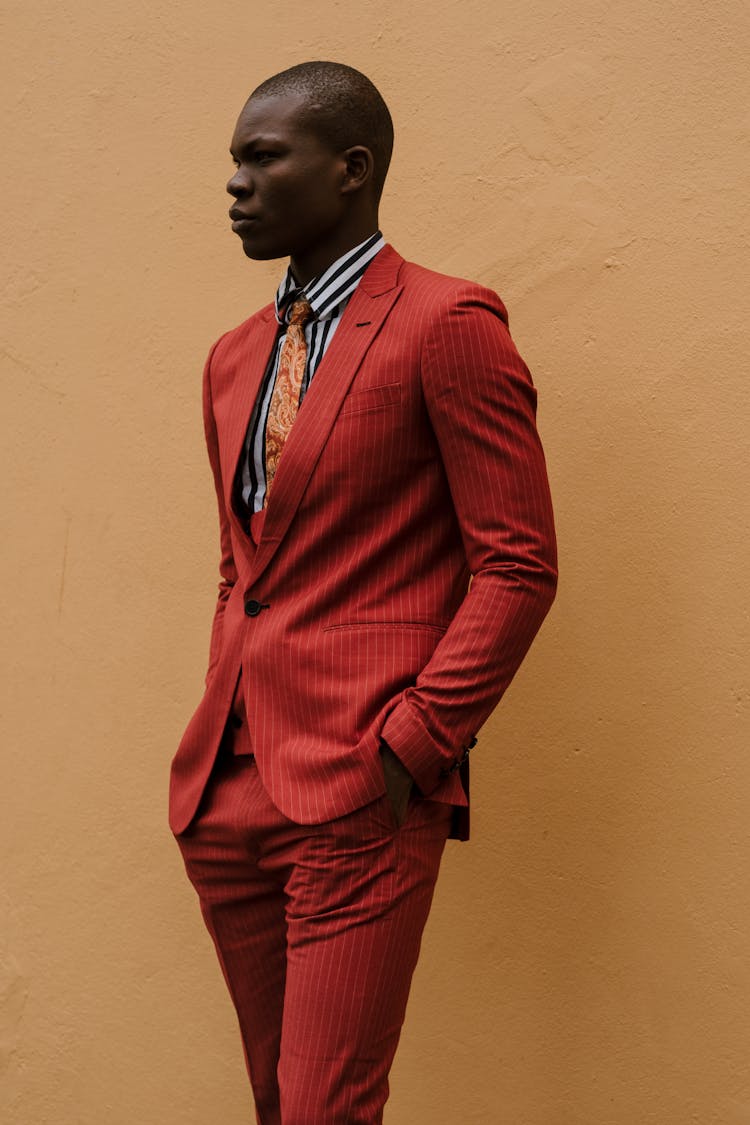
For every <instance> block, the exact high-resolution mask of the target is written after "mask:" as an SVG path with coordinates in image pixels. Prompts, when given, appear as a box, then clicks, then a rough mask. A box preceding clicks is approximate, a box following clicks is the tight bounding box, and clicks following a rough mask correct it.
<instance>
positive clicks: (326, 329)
mask: <svg viewBox="0 0 750 1125" xmlns="http://www.w3.org/2000/svg"><path fill="white" fill-rule="evenodd" d="M384 246H385V239H384V238H383V236H382V234H381V233H380V231H376V232H375V234H373V235H371V236H370V237H369V238H368V239H366V240H365V241H364V242H361V243H360V244H359V246H355V247H354V249H353V250H348V251H347V252H346V254H344V255H342V257H340V258H338V259H337V260H336V261H335V262H334V263H333V265H331V266H329V267H328V269H327V270H326V271H325V273H322V274H321V275H320V277H314V278H313V279H312V281H309V282H308V283H307V285H305V286H302V287H300V286H298V285H297V282H296V281H295V280H294V277H293V275H292V271H291V266H290V267H289V269H288V270H287V272H286V275H285V277H284V279H283V281H282V282H281V285H280V286H279V288H278V290H277V292H276V319H277V320H278V322H279V326H280V329H279V335H278V337H277V340H276V343H275V345H274V348H273V350H272V352H271V356H270V358H269V361H268V366H267V368H266V373H265V375H264V376H263V382H262V384H261V388H260V391H259V393H258V398H257V400H256V403H255V407H254V409H253V413H252V416H251V418H250V425H249V427H248V431H247V437H246V438H245V452H244V455H243V457H242V468H241V479H240V481H239V482H238V483H239V485H240V492H241V496H242V501H243V503H244V504H245V506H246V507H247V509H248V511H250V512H259V511H261V509H262V508H263V501H264V499H265V495H266V423H267V422H268V408H269V404H270V402H271V397H272V395H273V388H274V385H275V383H276V375H277V373H278V369H279V355H280V354H281V348H282V346H283V343H284V340H285V339H286V331H285V326H286V325H287V324H288V322H289V315H290V313H291V309H292V305H293V304H294V302H295V301H297V300H299V298H300V297H303V296H304V297H306V298H307V300H308V301H309V302H310V306H311V308H312V311H313V316H312V319H311V320H309V321H308V322H307V324H306V325H305V340H306V343H307V362H306V365H305V374H304V377H303V379H302V387H301V390H300V403H302V400H303V398H304V397H305V393H306V391H307V389H308V387H309V386H310V381H311V380H312V378H313V376H314V374H315V372H316V371H317V369H318V366H319V364H320V361H321V360H322V358H323V356H324V355H325V354H326V351H327V349H328V347H329V345H330V343H331V340H332V339H333V337H334V333H335V332H336V329H337V328H338V326H339V324H340V322H341V317H342V316H343V315H344V309H345V308H346V306H347V304H348V303H349V299H350V297H351V295H352V293H353V292H354V290H355V289H356V288H357V286H358V285H359V282H360V280H361V278H362V275H363V273H364V272H365V270H366V269H367V267H368V266H369V264H370V262H371V261H372V260H373V258H374V257H375V255H376V254H377V253H379V251H380V250H382V249H383V247H384Z"/></svg>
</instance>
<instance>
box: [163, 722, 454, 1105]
mask: <svg viewBox="0 0 750 1125" xmlns="http://www.w3.org/2000/svg"><path fill="white" fill-rule="evenodd" d="M235 737H239V738H240V739H242V738H243V737H246V736H245V735H244V730H241V731H240V732H237V735H236V736H235ZM227 741H228V739H225V745H224V747H223V749H222V751H221V753H220V756H219V760H218V762H217V765H216V767H215V769H214V773H213V776H212V779H211V781H210V784H209V787H208V790H207V792H206V794H205V795H204V798H203V802H202V804H201V807H200V809H199V811H198V814H197V816H196V818H195V820H194V821H193V822H192V824H191V825H190V827H189V828H188V830H187V831H186V832H185V833H183V834H181V835H180V836H178V837H177V839H178V842H179V845H180V848H181V850H182V855H183V858H184V861H185V866H186V868H187V873H188V876H189V878H190V880H191V882H192V883H193V885H194V887H195V889H196V891H197V892H198V896H199V899H200V905H201V911H202V913H203V917H204V919H205V922H206V926H207V927H208V930H209V932H210V934H211V937H212V938H213V941H214V944H215V946H216V951H217V953H218V957H219V961H220V963H221V967H222V970H223V973H224V977H225V980H226V982H227V985H228V987H229V992H230V994H231V997H232V1000H233V1002H234V1005H235V1008H236V1010H237V1016H238V1018H239V1024H240V1030H241V1033H242V1039H243V1043H244V1049H245V1058H246V1062H247V1068H248V1073H249V1075H250V1081H251V1084H252V1088H253V1094H254V1098H255V1107H256V1117H257V1121H258V1122H259V1123H260V1125H377V1123H378V1122H382V1119H383V1106H384V1104H385V1101H386V1099H387V1097H388V1072H389V1070H390V1067H391V1063H392V1061H393V1056H394V1054H395V1051H396V1046H397V1043H398V1038H399V1034H400V1031H401V1026H402V1024H403V1020H404V1014H405V1010H406V1002H407V998H408V994H409V987H410V983H411V978H412V973H413V971H414V967H415V965H416V963H417V957H418V954H419V947H420V942H421V939H422V931H423V929H424V925H425V922H426V920H427V915H428V913H429V909H430V904H431V902H432V895H433V890H434V886H435V880H436V878H437V873H438V868H439V866H440V859H441V855H442V852H443V847H444V844H445V840H446V837H447V834H448V831H449V828H450V818H451V807H450V806H449V805H444V804H439V803H437V802H432V801H425V800H422V799H420V798H418V797H417V798H414V799H412V801H411V803H410V806H409V812H408V816H407V819H406V822H405V823H404V824H403V825H402V826H401V827H400V828H397V827H396V825H395V822H394V817H393V812H392V808H391V805H390V803H389V801H388V798H387V797H385V796H384V797H382V798H379V799H378V800H376V801H374V802H373V803H372V804H370V805H367V806H365V807H364V808H361V809H358V810H356V811H355V812H353V813H350V814H348V815H347V816H343V817H340V818H338V819H337V820H334V821H330V822H327V823H325V824H313V825H300V824H296V823H294V822H293V821H291V820H288V819H287V818H286V817H285V816H284V815H283V814H282V813H281V812H279V810H278V809H277V808H276V807H275V805H274V804H273V803H272V801H271V799H270V798H269V796H268V794H267V793H266V791H265V789H264V787H263V784H262V782H261V780H260V777H259V775H258V770H257V767H256V765H255V760H254V758H253V757H252V756H251V755H248V754H244V755H242V754H240V755H236V754H233V753H232V747H231V745H229V746H227V745H226V742H227ZM236 749H239V747H237V748H236Z"/></svg>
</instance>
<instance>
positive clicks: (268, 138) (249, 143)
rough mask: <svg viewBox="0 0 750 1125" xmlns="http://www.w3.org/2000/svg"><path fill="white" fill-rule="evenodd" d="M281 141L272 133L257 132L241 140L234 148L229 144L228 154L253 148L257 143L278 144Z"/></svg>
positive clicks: (233, 154) (231, 154) (234, 154)
mask: <svg viewBox="0 0 750 1125" xmlns="http://www.w3.org/2000/svg"><path fill="white" fill-rule="evenodd" d="M281 143H282V142H281V141H280V140H279V138H278V137H274V135H273V133H266V134H263V133H257V134H256V135H255V136H254V137H249V138H248V140H246V141H243V142H242V144H241V145H239V147H238V148H237V149H236V150H235V149H234V148H232V146H231V145H230V146H229V155H230V156H237V154H238V153H241V152H247V151H248V149H251V148H255V147H256V146H257V145H279V144H281Z"/></svg>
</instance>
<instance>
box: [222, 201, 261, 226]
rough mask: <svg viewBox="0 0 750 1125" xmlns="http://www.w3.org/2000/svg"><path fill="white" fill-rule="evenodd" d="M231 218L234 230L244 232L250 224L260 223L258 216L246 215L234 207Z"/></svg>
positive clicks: (230, 213)
mask: <svg viewBox="0 0 750 1125" xmlns="http://www.w3.org/2000/svg"><path fill="white" fill-rule="evenodd" d="M229 218H230V219H231V220H232V230H242V229H243V228H244V227H246V226H248V225H249V224H250V223H256V222H257V221H258V216H257V215H246V214H245V212H244V211H240V210H239V208H237V207H232V209H231V211H230V212H229Z"/></svg>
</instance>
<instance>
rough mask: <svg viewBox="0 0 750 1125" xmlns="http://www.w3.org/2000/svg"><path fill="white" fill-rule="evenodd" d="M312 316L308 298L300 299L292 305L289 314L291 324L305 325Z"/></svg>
mask: <svg viewBox="0 0 750 1125" xmlns="http://www.w3.org/2000/svg"><path fill="white" fill-rule="evenodd" d="M311 316H312V307H311V305H310V302H309V301H308V299H307V297H300V299H299V300H298V301H295V302H294V304H293V305H292V311H291V312H290V314H289V323H290V324H304V323H305V322H306V321H308V320H309V319H310V317H311Z"/></svg>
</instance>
